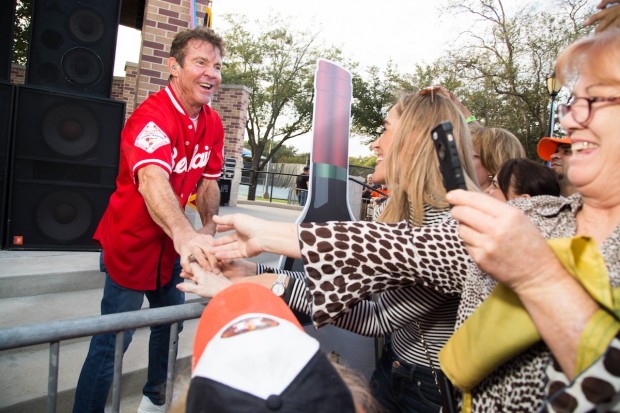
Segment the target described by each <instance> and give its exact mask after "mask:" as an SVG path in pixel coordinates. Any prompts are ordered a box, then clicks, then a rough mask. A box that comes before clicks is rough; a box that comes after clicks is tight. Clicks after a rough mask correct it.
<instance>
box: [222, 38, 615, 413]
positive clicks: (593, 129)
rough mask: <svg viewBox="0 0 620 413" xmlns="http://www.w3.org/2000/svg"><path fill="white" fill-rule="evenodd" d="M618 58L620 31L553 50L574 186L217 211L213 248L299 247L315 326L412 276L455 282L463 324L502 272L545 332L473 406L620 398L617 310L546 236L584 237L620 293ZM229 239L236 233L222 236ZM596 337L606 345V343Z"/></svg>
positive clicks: (519, 407)
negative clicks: (322, 214) (360, 212)
mask: <svg viewBox="0 0 620 413" xmlns="http://www.w3.org/2000/svg"><path fill="white" fill-rule="evenodd" d="M619 66H620V30H609V31H607V32H603V33H600V34H596V35H595V36H592V37H590V38H586V39H583V40H582V41H579V42H577V43H575V44H574V45H572V46H571V47H569V48H568V49H567V50H566V51H565V52H564V53H563V54H562V55H560V56H559V57H558V62H557V66H556V73H557V74H558V77H559V78H560V79H561V80H562V81H563V84H570V85H571V86H572V95H573V99H572V102H571V104H570V105H562V106H561V107H560V110H559V112H560V122H561V124H562V126H563V128H564V129H565V130H566V131H567V133H568V134H569V136H570V137H571V139H572V142H573V152H574V154H573V156H572V157H571V161H570V169H569V179H570V180H571V182H572V183H573V184H574V185H576V186H577V188H578V190H579V192H580V193H578V194H575V195H573V196H571V197H570V198H554V197H545V196H543V197H534V198H529V199H518V200H515V201H512V203H513V205H514V206H517V207H518V208H515V207H514V206H512V205H508V204H504V203H501V202H500V201H497V200H495V199H491V198H490V197H487V196H486V195H484V194H480V193H472V192H465V191H454V192H451V193H449V194H448V201H449V202H450V203H451V204H453V205H455V206H454V208H453V209H452V215H453V217H454V220H448V221H446V222H444V223H442V224H439V225H435V226H427V227H417V228H415V227H410V226H409V225H408V224H407V223H406V222H402V223H397V224H387V223H370V222H328V223H323V224H320V223H318V224H301V225H300V226H299V229H298V230H297V228H295V227H294V226H291V225H290V224H282V223H269V225H265V223H264V221H260V220H255V219H251V218H248V217H242V216H236V215H229V216H225V217H217V218H215V219H214V220H215V221H216V223H218V224H220V225H222V227H221V229H231V228H234V229H236V230H237V232H236V233H235V234H234V235H230V236H227V237H223V238H222V239H220V240H219V241H218V240H216V242H215V243H214V244H215V245H220V246H219V247H216V248H215V249H214V253H215V254H216V256H217V257H218V258H233V257H239V256H245V257H248V256H254V255H256V254H258V253H260V252H275V253H280V254H284V255H288V256H291V257H303V260H304V263H305V270H306V274H307V276H306V281H307V288H308V300H309V302H310V304H311V305H312V311H313V315H312V318H313V321H314V323H315V325H317V326H321V325H324V324H326V323H328V322H329V321H330V320H332V319H335V318H337V317H338V316H340V315H341V314H344V313H346V312H347V311H348V310H349V309H350V308H351V307H352V306H354V305H355V304H356V303H357V302H359V301H360V300H362V299H363V298H364V297H366V296H368V295H369V294H372V293H376V292H380V291H385V290H389V289H396V288H403V287H407V286H411V285H413V284H415V283H421V284H423V285H427V286H430V287H432V288H434V289H436V290H437V291H439V292H443V293H450V294H454V293H457V294H459V293H460V294H461V303H460V306H459V310H458V316H457V326H458V325H460V324H462V323H463V322H464V321H465V319H466V318H467V317H469V316H470V315H471V314H472V313H473V312H474V311H475V310H476V309H477V308H478V307H479V306H480V304H482V302H483V301H484V300H485V299H486V298H487V297H488V295H489V294H490V293H491V291H492V290H493V288H494V287H495V286H496V284H497V282H498V281H499V282H501V283H502V284H504V285H506V286H508V287H509V288H511V289H512V291H514V292H515V293H516V294H517V296H518V297H519V298H520V300H521V302H522V303H523V305H524V307H525V309H526V310H527V311H528V313H529V314H530V317H531V318H532V320H533V322H534V324H535V326H536V328H537V330H538V332H539V334H540V335H541V337H542V341H540V342H538V343H537V344H535V345H533V346H532V347H530V348H529V349H527V350H525V351H523V352H522V353H521V354H519V355H517V356H515V357H513V358H511V359H510V360H508V361H507V362H505V363H504V364H502V365H501V366H499V367H498V368H496V369H495V370H494V371H493V372H492V373H491V374H489V375H488V376H487V377H486V378H484V379H483V380H482V381H481V382H480V383H479V384H478V385H477V386H476V387H475V388H474V389H473V392H472V396H473V399H472V401H473V405H472V407H473V411H476V412H488V411H505V412H523V411H537V410H540V409H543V408H545V403H544V400H545V396H546V395H547V396H549V403H548V406H547V407H548V408H550V409H561V408H562V407H561V405H560V404H558V403H559V402H561V401H563V402H565V401H566V400H569V402H567V403H566V404H565V405H567V406H569V407H570V409H568V410H567V411H584V410H585V409H588V407H587V406H585V405H584V404H583V403H584V402H583V399H586V400H588V401H589V403H590V405H595V406H596V407H597V408H599V409H607V410H617V409H618V408H619V407H620V406H619V405H618V402H619V399H620V398H619V397H618V384H617V377H618V367H617V363H614V361H615V360H617V358H616V355H617V351H615V350H614V348H617V344H616V347H614V343H616V342H615V341H613V340H612V338H611V337H610V338H607V337H609V334H610V333H611V334H612V335H615V334H616V333H617V332H618V331H619V330H620V322H619V321H618V320H617V319H616V318H615V317H614V316H613V315H612V314H611V313H610V312H608V311H606V310H604V309H603V308H602V307H601V306H599V304H598V303H597V302H596V301H595V300H594V299H593V298H592V297H591V296H590V295H589V294H588V293H587V292H586V290H585V289H584V288H583V287H582V286H581V284H579V283H578V282H577V281H576V280H575V279H574V278H573V277H572V276H571V275H570V274H569V273H568V272H567V271H566V270H565V268H564V267H563V265H562V264H561V263H560V261H559V260H558V259H556V256H555V254H554V253H553V251H552V250H551V248H550V247H549V245H548V244H547V243H546V241H545V239H552V238H563V237H572V236H588V237H591V239H593V240H594V241H595V242H596V244H597V246H598V249H599V250H600V252H601V255H602V257H603V259H604V262H605V266H606V270H607V273H608V277H609V286H610V287H611V289H612V291H616V293H614V294H615V296H616V297H617V296H618V294H617V291H618V290H617V289H618V288H620V187H618V186H617V182H618V181H619V180H620V168H618V162H619V161H620V127H618V126H620V125H619V124H618V119H620V72H618V70H617V67H619ZM267 229H268V230H267ZM541 234H542V237H541ZM295 241H299V244H296V242H295ZM227 242H232V243H230V244H227V245H224V244H226V243H227ZM615 305H616V307H617V306H618V303H616V304H615ZM616 310H617V308H616ZM616 314H617V311H616ZM591 337H596V338H600V340H599V343H597V346H594V347H592V346H591V340H589V339H590V338H591ZM601 345H602V347H605V346H609V349H608V350H607V351H606V352H601V348H600V347H601ZM592 352H594V353H595V354H601V353H604V354H602V357H601V358H600V359H599V361H597V362H595V363H594V364H592V365H591V366H590V367H589V368H587V369H586V370H585V371H584V372H579V371H578V369H577V361H578V359H581V358H582V357H583V356H584V354H591V353H592ZM552 361H554V362H553V363H552ZM555 365H557V366H555ZM554 367H555V368H554ZM554 370H556V371H557V372H559V374H558V375H554ZM601 371H605V372H610V371H611V373H610V374H607V375H605V374H603V373H600V372H601ZM584 375H585V376H587V377H591V376H595V377H597V379H595V380H597V381H596V383H601V382H607V383H609V385H608V386H605V390H606V391H605V392H604V393H603V395H602V396H601V395H600V394H599V395H598V396H599V397H598V398H594V399H593V398H591V396H590V395H589V394H588V395H586V393H588V392H587V391H586V390H587V388H586V387H585V386H583V385H582V384H583V382H584V381H585V382H586V383H587V384H589V383H591V382H590V381H589V380H582V381H580V379H581V378H583V377H584ZM558 376H559V377H558ZM548 378H551V379H552V381H549V379H548ZM614 379H615V380H616V381H614ZM547 383H549V386H547V389H546V388H545V387H546V384H547ZM578 383H581V384H578ZM545 392H547V393H545ZM571 392H574V393H577V394H578V395H580V396H583V397H575V396H571ZM580 402H581V404H580Z"/></svg>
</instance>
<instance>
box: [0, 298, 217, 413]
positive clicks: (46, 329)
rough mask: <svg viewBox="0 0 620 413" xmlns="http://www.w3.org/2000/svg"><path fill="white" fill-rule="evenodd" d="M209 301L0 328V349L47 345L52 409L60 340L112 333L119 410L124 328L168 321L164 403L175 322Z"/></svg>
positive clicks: (117, 408)
mask: <svg viewBox="0 0 620 413" xmlns="http://www.w3.org/2000/svg"><path fill="white" fill-rule="evenodd" d="M208 301H209V300H207V299H197V300H190V301H188V302H187V303H186V304H180V305H175V306H170V307H162V308H150V309H144V310H137V311H128V312H125V313H118V314H108V315H101V316H92V317H83V318H76V319H71V320H58V321H51V322H45V323H40V324H32V325H27V326H19V327H11V328H3V329H0V351H2V350H11V349H15V348H20V347H28V346H34V345H37V344H45V343H49V344H50V356H49V375H48V387H47V412H48V413H55V412H56V403H57V396H58V368H59V353H60V342H61V341H63V340H69V339H73V338H79V337H87V336H93V335H97V334H102V333H116V346H115V350H114V380H113V382H112V406H111V407H112V412H113V413H118V412H119V411H120V395H121V391H120V390H121V375H122V371H123V337H124V333H125V331H127V330H132V329H135V328H141V327H151V326H157V325H162V324H170V325H171V326H170V343H169V346H168V374H167V377H166V405H165V409H166V410H167V408H168V407H169V403H170V401H171V400H172V391H173V381H174V369H175V362H176V358H177V348H178V342H179V340H178V335H179V322H181V321H185V320H191V319H195V318H199V317H200V316H201V314H202V312H203V310H204V308H205V305H206V304H207V302H208Z"/></svg>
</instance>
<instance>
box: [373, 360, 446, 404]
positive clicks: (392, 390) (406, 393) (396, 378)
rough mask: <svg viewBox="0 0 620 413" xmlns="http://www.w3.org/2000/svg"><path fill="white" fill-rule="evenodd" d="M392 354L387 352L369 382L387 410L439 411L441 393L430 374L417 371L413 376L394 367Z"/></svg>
mask: <svg viewBox="0 0 620 413" xmlns="http://www.w3.org/2000/svg"><path fill="white" fill-rule="evenodd" d="M393 360H394V358H393V353H392V352H391V350H388V351H384V353H383V355H382V356H381V358H380V360H379V361H378V362H377V368H376V370H375V372H374V373H373V375H372V378H371V381H370V391H371V393H372V395H373V396H374V397H375V399H377V401H378V402H379V403H380V404H381V406H382V407H383V408H384V409H385V411H386V412H390V413H410V412H419V413H437V412H439V411H440V409H441V396H440V394H439V390H438V388H437V385H436V384H435V381H434V378H433V377H432V375H431V374H430V373H426V372H421V371H419V370H417V371H416V372H415V374H414V376H413V377H412V378H408V377H405V376H403V375H400V374H397V373H395V372H394V370H393V368H392V361H393Z"/></svg>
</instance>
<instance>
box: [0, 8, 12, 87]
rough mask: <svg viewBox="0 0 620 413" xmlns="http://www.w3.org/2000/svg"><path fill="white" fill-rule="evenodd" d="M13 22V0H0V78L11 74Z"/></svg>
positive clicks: (4, 78) (7, 78)
mask: <svg viewBox="0 0 620 413" xmlns="http://www.w3.org/2000/svg"><path fill="white" fill-rule="evenodd" d="M14 24H15V0H2V1H0V80H6V81H8V80H9V78H10V75H11V50H12V49H13V26H14Z"/></svg>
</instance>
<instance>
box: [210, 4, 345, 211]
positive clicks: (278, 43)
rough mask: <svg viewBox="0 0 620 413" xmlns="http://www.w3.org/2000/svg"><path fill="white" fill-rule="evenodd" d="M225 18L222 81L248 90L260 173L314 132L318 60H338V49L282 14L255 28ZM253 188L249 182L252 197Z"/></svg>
mask: <svg viewBox="0 0 620 413" xmlns="http://www.w3.org/2000/svg"><path fill="white" fill-rule="evenodd" d="M225 19H226V21H227V22H228V24H229V26H230V28H229V29H228V30H226V31H225V32H224V33H223V35H224V38H225V39H226V42H227V49H228V57H227V59H226V62H225V64H224V68H223V75H222V76H223V82H225V83H233V84H242V85H245V86H247V87H248V88H249V89H250V93H251V96H250V103H249V107H248V121H247V123H246V134H247V138H248V142H249V146H250V149H251V151H252V159H253V162H252V169H253V170H255V171H260V170H263V169H264V167H265V166H266V165H267V163H268V162H269V161H270V160H271V159H272V157H273V156H274V154H275V153H276V152H277V151H278V150H279V149H280V148H281V147H282V145H283V144H284V143H285V142H286V141H288V140H289V139H292V138H294V137H296V136H299V135H302V134H304V133H306V132H308V131H310V129H311V122H312V109H313V96H314V87H313V85H314V83H313V80H314V72H315V70H316V61H317V59H318V58H319V57H322V58H326V59H331V60H338V59H339V57H340V51H339V50H338V49H335V48H325V47H321V46H320V45H318V43H317V41H316V34H312V33H310V32H309V31H305V32H304V31H297V30H294V29H293V28H291V27H290V25H289V24H288V23H287V22H286V21H284V20H283V18H282V17H280V16H278V15H276V16H271V17H269V18H268V21H267V22H262V24H261V25H260V27H261V29H260V30H258V31H252V32H251V31H250V30H249V29H248V28H247V21H248V20H247V18H244V17H240V16H230V15H228V16H225ZM257 26H258V25H257ZM255 191H256V186H255V185H252V186H250V190H249V191H248V199H253V198H254V196H255Z"/></svg>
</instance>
